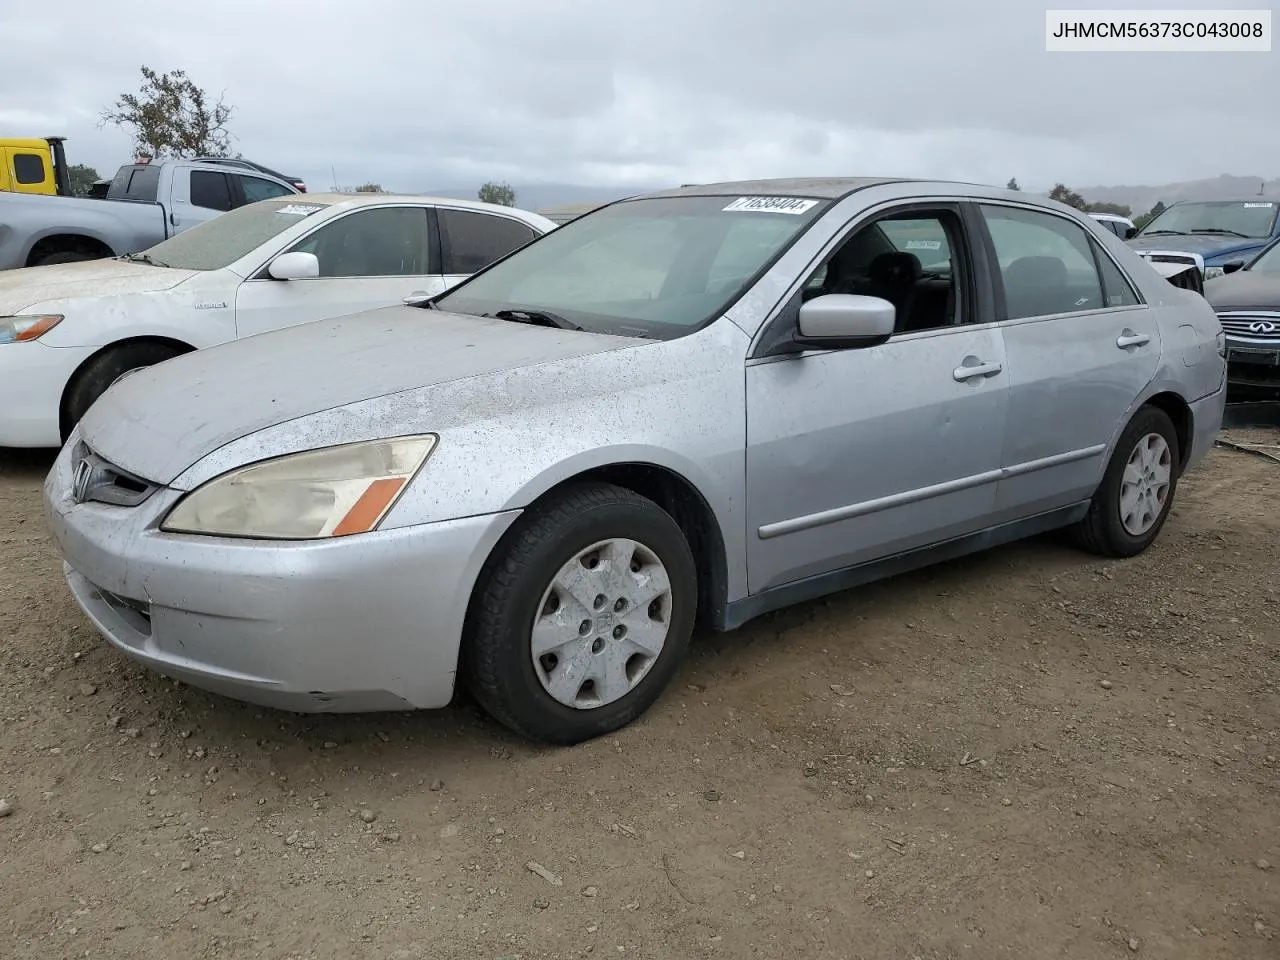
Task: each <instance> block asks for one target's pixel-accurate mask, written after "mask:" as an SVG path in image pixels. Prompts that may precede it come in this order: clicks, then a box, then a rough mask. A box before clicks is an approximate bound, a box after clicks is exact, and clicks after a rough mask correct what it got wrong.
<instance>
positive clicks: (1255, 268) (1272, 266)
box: [1249, 242, 1280, 277]
mask: <svg viewBox="0 0 1280 960" xmlns="http://www.w3.org/2000/svg"><path fill="white" fill-rule="evenodd" d="M1249 272H1250V273H1259V274H1262V276H1264V277H1280V242H1277V243H1273V244H1271V246H1269V247H1267V248H1266V249H1265V250H1263V251H1262V253H1260V254H1258V258H1257V259H1256V260H1254V261H1253V263H1251V264H1249Z"/></svg>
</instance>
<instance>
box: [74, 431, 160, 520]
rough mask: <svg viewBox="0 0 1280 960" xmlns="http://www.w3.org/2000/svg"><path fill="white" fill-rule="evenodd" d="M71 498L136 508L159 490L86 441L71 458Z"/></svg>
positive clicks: (80, 443) (77, 445)
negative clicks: (106, 456) (91, 447)
mask: <svg viewBox="0 0 1280 960" xmlns="http://www.w3.org/2000/svg"><path fill="white" fill-rule="evenodd" d="M71 463H72V467H71V471H72V472H71V495H72V497H73V498H74V499H75V500H76V502H77V503H109V504H111V505H113V506H117V507H136V506H137V505H138V504H140V503H142V502H143V501H144V500H146V499H147V498H148V497H149V496H151V494H153V493H155V492H156V490H158V489H159V484H154V483H149V482H148V481H146V480H143V479H142V478H140V477H136V476H134V475H133V474H131V473H129V472H128V471H127V470H123V469H121V468H120V467H117V466H116V465H115V464H113V463H111V462H110V461H108V460H106V459H104V458H103V457H100V456H98V455H97V454H96V453H94V452H93V451H92V450H91V449H89V445H88V444H86V443H85V442H84V441H83V440H82V441H80V442H78V443H77V444H76V447H75V449H74V450H73V451H72V457H71Z"/></svg>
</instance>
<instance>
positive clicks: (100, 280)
mask: <svg viewBox="0 0 1280 960" xmlns="http://www.w3.org/2000/svg"><path fill="white" fill-rule="evenodd" d="M198 272H199V271H197V270H175V269H171V268H168V267H152V266H149V265H147V264H145V263H130V262H129V261H127V260H84V261H81V262H80V263H57V264H52V265H50V266H47V267H24V268H22V269H19V270H0V316H11V315H13V314H15V313H20V312H21V311H23V310H25V309H27V307H30V306H32V305H33V304H37V303H46V302H48V301H50V300H69V299H75V298H77V297H101V296H115V295H117V294H122V293H153V292H155V291H158V290H169V289H171V288H172V287H176V286H177V285H178V284H180V283H182V281H184V280H187V279H190V278H191V277H193V276H195V275H196V274H197V273H198Z"/></svg>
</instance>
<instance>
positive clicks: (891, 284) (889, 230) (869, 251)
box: [802, 209, 967, 334]
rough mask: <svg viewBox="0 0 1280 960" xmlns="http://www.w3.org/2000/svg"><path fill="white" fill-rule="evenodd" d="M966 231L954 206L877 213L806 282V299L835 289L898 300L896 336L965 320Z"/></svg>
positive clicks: (895, 308) (892, 301)
mask: <svg viewBox="0 0 1280 960" xmlns="http://www.w3.org/2000/svg"><path fill="white" fill-rule="evenodd" d="M963 243H964V232H963V227H962V225H961V222H960V217H959V215H958V214H956V213H955V212H954V211H952V210H948V209H939V210H912V211H910V212H906V211H904V212H902V213H898V214H888V215H883V216H880V217H877V218H876V219H875V220H873V221H872V222H870V223H867V224H863V225H862V226H860V227H859V228H857V229H856V230H855V232H854V233H852V234H851V235H850V236H849V237H848V238H847V239H846V240H845V241H844V242H843V243H842V244H841V245H840V246H838V247H837V248H836V249H835V251H834V252H833V253H832V254H831V255H830V256H829V257H828V258H827V259H826V260H825V261H824V262H823V263H822V264H821V265H820V266H819V267H818V269H817V270H815V271H814V273H813V274H812V275H811V276H810V278H809V280H808V281H807V282H806V284H805V288H804V292H803V294H802V296H803V299H805V300H810V299H813V298H814V297H818V296H823V295H826V294H833V293H851V294H858V295H861V296H870V297H878V298H880V299H882V300H887V301H889V302H890V303H891V304H893V307H894V312H895V315H896V317H897V321H896V323H895V325H894V333H895V334H903V333H912V332H916V331H920V330H932V329H936V328H939V327H948V326H953V325H955V324H959V323H964V322H966V321H965V314H966V311H967V305H966V303H965V301H964V298H963V297H962V296H961V291H960V289H959V283H960V280H961V278H962V277H963V276H964V275H965V274H964V272H963V270H962V269H961V267H962V266H963V264H962V263H960V262H958V261H959V259H960V258H959V256H958V254H959V252H960V251H962V250H963V249H964V248H963Z"/></svg>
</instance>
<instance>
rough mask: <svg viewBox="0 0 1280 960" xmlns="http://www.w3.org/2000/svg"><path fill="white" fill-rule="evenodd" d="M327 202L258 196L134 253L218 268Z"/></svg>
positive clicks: (171, 263) (170, 263) (189, 266)
mask: <svg viewBox="0 0 1280 960" xmlns="http://www.w3.org/2000/svg"><path fill="white" fill-rule="evenodd" d="M326 206H328V204H325V203H312V202H310V201H308V202H307V203H298V202H296V201H294V200H259V201H258V202H257V203H249V204H246V205H245V206H243V207H237V208H236V209H235V210H231V211H228V212H227V213H220V214H218V215H217V216H216V217H214V218H213V219H212V220H206V221H205V222H204V223H202V224H199V225H198V226H194V227H191V228H189V229H187V230H184V231H182V233H180V234H178V235H177V236H174V237H170V238H169V239H168V240H164V241H162V242H161V243H157V244H156V245H155V246H154V247H151V248H150V249H148V250H145V251H143V252H142V253H141V254H133V257H134V259H143V258H144V257H145V258H147V262H151V263H154V264H155V265H156V266H158V267H178V268H180V269H182V270H221V269H222V268H223V267H226V266H228V265H230V264H232V263H235V262H236V261H237V260H239V259H240V258H241V257H243V256H244V255H245V254H247V253H251V252H252V251H253V250H255V249H256V248H258V247H260V246H261V245H262V244H264V243H266V242H267V241H268V240H270V239H271V238H272V237H274V236H275V235H276V234H279V233H283V232H284V231H286V230H288V229H289V228H290V227H292V226H296V225H297V224H299V223H301V222H302V220H303V218H304V217H309V216H311V215H312V214H313V213H317V212H318V211H320V210H323V209H324V208H325V207H326Z"/></svg>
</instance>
